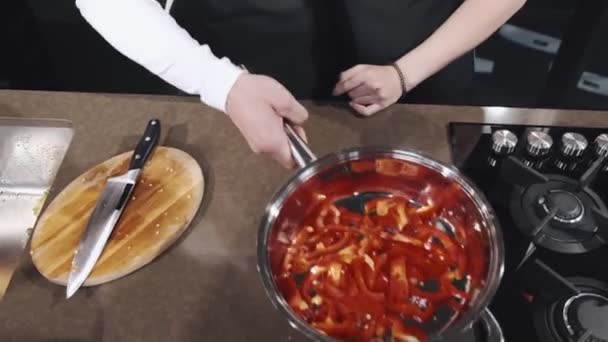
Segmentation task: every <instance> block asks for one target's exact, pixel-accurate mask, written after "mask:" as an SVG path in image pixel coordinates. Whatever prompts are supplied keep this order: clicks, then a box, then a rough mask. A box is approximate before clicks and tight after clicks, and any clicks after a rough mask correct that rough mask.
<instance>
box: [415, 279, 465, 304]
mask: <svg viewBox="0 0 608 342" xmlns="http://www.w3.org/2000/svg"><path fill="white" fill-rule="evenodd" d="M412 293H413V294H415V295H416V296H419V297H422V298H426V299H428V300H430V301H431V302H434V303H436V302H440V301H444V300H447V299H450V298H453V297H461V298H464V299H465V300H466V299H467V298H468V294H467V293H466V292H463V291H460V290H459V289H457V288H456V287H455V286H454V284H452V281H451V280H450V279H448V277H447V274H446V276H443V277H441V278H440V279H439V291H437V292H428V291H424V290H422V289H419V288H417V287H413V288H412Z"/></svg>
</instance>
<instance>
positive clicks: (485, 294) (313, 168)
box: [256, 146, 505, 341]
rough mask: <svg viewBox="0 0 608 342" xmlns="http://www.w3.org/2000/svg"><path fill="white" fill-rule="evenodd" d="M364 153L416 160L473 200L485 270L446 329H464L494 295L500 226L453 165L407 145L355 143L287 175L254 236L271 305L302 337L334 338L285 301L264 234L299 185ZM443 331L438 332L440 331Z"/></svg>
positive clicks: (500, 266)
mask: <svg viewBox="0 0 608 342" xmlns="http://www.w3.org/2000/svg"><path fill="white" fill-rule="evenodd" d="M367 157H386V158H394V159H400V160H404V161H408V162H413V163H417V164H420V165H422V166H425V167H428V168H430V169H433V170H435V171H437V172H439V173H441V174H442V175H443V176H444V177H446V178H448V179H450V180H452V181H454V182H456V183H457V184H459V185H460V187H461V188H462V189H463V191H464V192H465V193H466V194H467V195H468V196H469V198H470V199H471V200H472V201H473V203H474V204H475V206H476V207H477V209H478V210H479V213H480V216H481V218H482V221H483V222H484V223H485V224H484V225H483V226H484V227H485V229H487V230H488V237H489V241H490V242H491V243H490V246H489V249H490V255H489V264H488V272H487V276H486V278H485V280H486V286H484V287H483V289H482V290H481V292H480V293H479V297H478V298H479V299H478V300H477V302H476V303H475V305H474V306H472V307H470V308H469V309H468V310H467V311H466V312H465V313H464V314H463V315H461V316H460V317H459V318H458V320H456V321H455V322H454V324H452V325H450V326H449V327H448V328H447V329H449V330H452V329H454V330H456V331H462V330H466V329H467V328H469V327H470V326H471V324H472V323H473V322H475V321H477V320H478V319H479V317H480V316H481V315H482V314H483V311H484V310H485V309H486V308H487V306H488V305H489V304H490V301H491V300H492V298H493V297H494V295H495V293H496V291H497V290H498V287H499V285H500V281H501V279H502V276H503V273H504V254H505V252H504V241H503V236H502V230H501V228H500V224H499V223H498V219H497V217H496V215H495V213H494V210H493V209H492V207H491V206H490V204H489V202H488V201H487V199H486V198H485V196H484V194H483V193H482V192H481V190H480V189H478V188H477V186H476V185H475V184H473V182H471V181H470V180H469V179H468V178H467V177H466V176H464V175H463V174H462V173H461V172H460V171H459V170H458V169H457V168H456V167H454V166H453V165H448V164H446V163H443V162H440V161H438V160H436V159H435V158H432V157H430V156H428V155H427V154H425V153H423V152H420V151H418V150H415V149H411V148H392V147H382V146H375V147H355V148H349V149H344V150H341V151H339V152H336V153H331V154H328V155H325V156H323V157H322V158H319V159H316V160H314V161H313V162H311V163H310V164H308V165H306V166H305V167H303V168H301V169H299V170H298V171H297V172H296V173H295V174H294V175H293V176H291V177H290V179H289V180H288V181H287V182H286V183H285V184H284V185H282V186H281V187H280V188H279V189H278V190H277V191H276V192H275V193H274V194H273V196H272V198H271V200H270V202H269V203H268V204H267V206H266V208H265V211H264V216H263V218H262V221H261V223H260V226H259V230H258V238H257V246H256V248H257V268H258V274H259V276H260V279H261V281H262V284H263V286H264V290H265V292H266V295H267V296H268V298H269V299H270V301H271V302H272V304H273V306H274V307H275V308H277V309H279V310H280V311H281V312H282V313H283V314H284V315H285V316H286V319H287V321H288V323H289V324H290V325H291V326H292V327H293V328H294V329H296V330H297V331H299V332H301V333H302V334H304V335H305V336H306V337H308V338H310V339H313V340H318V341H335V340H334V339H332V338H330V337H329V336H327V335H324V334H322V333H320V332H319V331H318V330H316V329H315V328H313V327H312V326H310V324H308V323H307V322H305V321H304V320H302V319H301V318H300V317H298V316H297V315H296V314H295V313H294V312H293V311H292V310H291V308H290V306H289V304H288V303H287V301H286V300H285V298H284V297H283V295H282V294H281V293H280V291H279V289H278V288H277V286H276V284H275V281H274V278H273V273H272V270H271V269H270V263H269V253H268V248H267V244H268V237H269V234H270V232H271V230H272V228H273V226H274V223H275V221H276V219H277V217H278V216H279V213H280V211H281V209H282V206H283V204H284V203H285V201H286V200H287V199H288V198H289V196H290V195H291V194H292V193H293V192H294V190H296V189H297V188H298V187H299V186H300V185H302V184H303V183H304V182H306V181H307V180H309V179H310V178H311V177H313V176H314V175H316V174H317V173H318V172H319V171H320V170H323V169H325V168H327V167H331V166H332V165H337V164H342V163H345V162H349V161H354V160H359V159H363V158H367ZM443 332H444V331H442V332H439V334H442V333H443Z"/></svg>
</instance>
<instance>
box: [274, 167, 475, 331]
mask: <svg viewBox="0 0 608 342" xmlns="http://www.w3.org/2000/svg"><path fill="white" fill-rule="evenodd" d="M348 168H349V171H350V172H338V173H336V176H335V177H325V178H324V179H321V178H319V179H312V180H310V181H308V182H307V183H305V184H304V185H303V187H302V189H303V190H300V192H299V193H298V194H296V196H295V198H294V199H292V201H291V203H290V204H289V205H288V207H290V208H288V209H287V211H288V212H291V213H294V212H299V213H300V214H301V217H300V219H298V220H296V221H297V222H296V221H289V219H287V218H285V217H284V218H283V219H281V218H279V219H278V220H277V222H278V223H279V224H280V229H277V231H278V233H275V234H272V235H271V239H270V242H269V247H268V248H269V253H270V259H271V268H272V271H273V274H274V278H275V282H276V284H277V286H278V288H279V290H280V292H281V294H282V295H283V297H284V298H285V299H286V301H287V302H288V304H289V306H290V307H291V309H292V310H293V311H294V312H295V313H296V314H297V315H298V316H299V317H300V318H302V319H303V320H304V321H306V322H308V323H309V324H310V325H311V326H312V327H314V328H316V329H318V330H319V331H321V332H322V333H324V334H327V335H329V336H331V337H334V338H337V339H340V340H346V341H375V340H377V341H387V340H391V341H392V340H395V341H426V340H427V339H428V336H429V333H430V332H431V330H433V329H438V328H437V327H436V326H433V324H432V323H433V322H436V321H437V320H438V319H437V317H438V316H437V313H438V312H439V310H440V308H444V309H445V308H449V309H450V310H451V311H449V312H451V313H452V315H451V316H450V317H448V319H447V321H446V322H445V324H446V325H447V324H450V323H451V322H453V321H454V320H455V319H457V318H458V316H459V315H460V314H462V312H464V311H465V310H466V309H467V308H468V306H469V304H470V302H471V300H472V299H473V298H474V296H475V294H476V292H477V291H478V290H479V289H480V288H481V287H482V286H483V285H484V284H483V280H484V278H485V275H486V272H487V265H486V253H487V249H486V246H485V244H484V243H483V241H484V239H483V236H482V235H481V229H480V225H481V223H480V222H481V220H480V218H479V217H478V213H477V210H475V206H474V205H473V203H472V201H471V200H470V198H469V197H468V196H467V195H466V194H465V193H464V192H463V191H462V189H461V188H460V187H459V186H458V185H457V184H455V183H452V182H451V181H449V180H446V178H445V177H443V176H442V175H441V174H439V173H437V172H435V171H433V170H431V169H427V168H425V167H422V166H419V165H417V164H413V163H409V162H405V161H399V160H395V159H378V160H366V161H357V162H351V163H349V165H348ZM369 191H387V192H390V193H391V196H390V197H387V196H379V197H372V198H370V199H369V200H367V201H366V202H364V206H362V208H361V210H358V211H355V210H351V209H349V208H345V207H344V206H341V205H340V201H339V200H340V199H343V198H345V197H349V196H353V194H356V193H360V192H369ZM439 218H441V219H442V220H444V221H447V222H449V224H450V227H449V229H447V228H445V227H444V228H443V229H440V228H439V227H441V225H439V224H438V219H439ZM444 311H445V310H444Z"/></svg>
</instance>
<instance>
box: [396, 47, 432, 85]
mask: <svg viewBox="0 0 608 342" xmlns="http://www.w3.org/2000/svg"><path fill="white" fill-rule="evenodd" d="M414 51H415V50H413V51H411V52H409V53H407V54H406V55H405V56H403V57H401V58H400V59H398V60H397V61H396V62H395V66H396V67H398V68H399V70H401V73H403V79H404V82H405V88H406V89H407V91H408V92H409V91H411V90H412V89H414V88H416V86H418V84H420V83H421V82H422V81H424V79H425V78H426V77H424V75H423V63H420V62H417V61H416V55H415V53H414Z"/></svg>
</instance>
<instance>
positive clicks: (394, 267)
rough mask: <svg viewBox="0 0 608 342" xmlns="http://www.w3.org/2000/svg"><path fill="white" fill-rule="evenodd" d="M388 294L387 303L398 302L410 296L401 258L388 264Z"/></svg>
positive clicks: (402, 258)
mask: <svg viewBox="0 0 608 342" xmlns="http://www.w3.org/2000/svg"><path fill="white" fill-rule="evenodd" d="M388 293H389V294H388V298H389V301H392V302H400V301H403V300H405V299H407V298H409V296H410V289H409V284H408V281H407V273H406V270H405V258H404V257H402V256H401V257H397V258H394V259H392V260H391V262H390V272H389V283H388Z"/></svg>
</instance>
